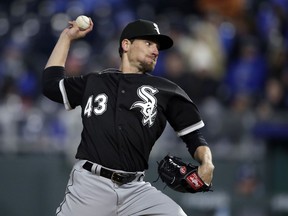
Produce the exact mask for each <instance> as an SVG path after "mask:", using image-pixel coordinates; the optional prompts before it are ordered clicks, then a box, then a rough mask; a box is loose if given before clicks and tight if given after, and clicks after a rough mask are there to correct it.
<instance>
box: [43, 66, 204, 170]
mask: <svg viewBox="0 0 288 216" xmlns="http://www.w3.org/2000/svg"><path fill="white" fill-rule="evenodd" d="M63 72H64V69H63V68H61V67H50V68H47V69H46V70H45V71H44V76H43V77H44V89H45V90H44V94H45V95H46V96H47V97H49V98H50V99H51V100H54V101H57V102H60V103H64V105H65V108H66V109H68V110H69V109H73V108H75V107H76V106H81V108H82V111H81V116H82V123H83V131H82V134H81V142H80V145H79V147H78V149H77V153H76V158H78V159H87V160H89V161H92V162H95V163H98V164H101V165H103V166H106V167H109V168H113V169H120V170H125V171H143V170H145V169H147V168H148V159H149V154H150V151H151V149H152V147H153V145H154V143H155V142H156V140H157V139H158V138H159V137H160V135H161V134H162V132H163V130H164V129H165V126H166V122H167V121H168V122H169V123H170V125H171V126H172V127H173V128H174V130H175V131H176V132H177V133H178V135H179V136H184V135H186V134H189V133H191V132H193V131H195V130H197V129H199V128H201V127H203V126H204V123H203V121H202V120H201V118H200V115H199V112H198V109H197V107H196V106H195V104H194V103H193V102H192V101H191V99H190V98H189V97H188V96H187V94H186V93H185V92H184V91H183V90H182V89H181V88H180V87H179V86H177V85H176V84H175V83H173V82H170V81H168V80H167V79H164V78H161V77H157V76H153V75H151V74H147V73H145V74H125V73H122V72H120V71H119V70H116V69H107V70H104V71H102V72H101V73H90V74H87V75H84V76H79V77H64V73H63ZM53 86H54V87H53Z"/></svg>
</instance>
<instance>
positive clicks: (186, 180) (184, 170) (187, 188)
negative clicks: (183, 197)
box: [158, 155, 212, 193]
mask: <svg viewBox="0 0 288 216" xmlns="http://www.w3.org/2000/svg"><path fill="white" fill-rule="evenodd" d="M197 170H198V166H196V165H192V164H190V163H189V164H186V163H184V162H183V161H182V160H181V158H178V157H175V156H171V155H166V156H165V157H164V158H163V159H162V160H161V161H160V162H159V163H158V174H159V177H160V178H161V180H162V181H163V182H164V183H165V184H166V185H167V186H168V187H170V188H171V189H173V190H175V191H178V192H182V193H198V192H207V191H212V190H211V185H206V184H205V183H204V182H203V180H202V179H201V178H200V177H199V176H198V174H197Z"/></svg>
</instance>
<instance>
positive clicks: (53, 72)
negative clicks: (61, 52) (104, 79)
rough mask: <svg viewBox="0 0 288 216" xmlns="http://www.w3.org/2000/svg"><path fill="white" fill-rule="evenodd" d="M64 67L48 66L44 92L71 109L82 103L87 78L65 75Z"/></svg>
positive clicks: (44, 76)
mask: <svg viewBox="0 0 288 216" xmlns="http://www.w3.org/2000/svg"><path fill="white" fill-rule="evenodd" d="M64 71H65V70H64V68H63V67H55V66H53V67H48V68H46V69H45V70H44V72H43V94H44V95H45V96H46V97H48V98H49V99H50V100H53V101H55V102H58V103H63V104H64V106H65V109H67V110H71V109H74V108H75V107H76V106H78V105H80V104H81V101H82V96H83V93H84V88H85V80H86V78H85V77H83V76H79V77H65V76H64Z"/></svg>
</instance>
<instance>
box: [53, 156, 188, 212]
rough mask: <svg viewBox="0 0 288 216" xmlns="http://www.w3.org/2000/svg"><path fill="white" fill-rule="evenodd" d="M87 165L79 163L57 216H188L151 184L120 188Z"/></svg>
mask: <svg viewBox="0 0 288 216" xmlns="http://www.w3.org/2000/svg"><path fill="white" fill-rule="evenodd" d="M85 162H86V161H85V160H79V161H78V162H76V163H75V165H74V167H73V169H72V171H71V174H70V179H69V182H68V185H67V189H66V193H65V198H64V200H63V202H62V203H61V204H60V206H59V207H58V208H57V210H56V216H80V215H81V216H130V215H131V216H132V215H133V216H140V215H142V216H144V215H146V216H148V215H149V216H160V215H162V216H164V215H165V216H187V215H186V214H185V213H184V211H183V210H182V209H181V207H180V206H179V205H178V204H177V203H175V202H174V201H173V200H172V199H171V198H169V197H168V196H167V195H165V194H164V193H162V192H161V191H159V190H157V189H156V188H155V187H153V186H152V185H151V184H150V183H149V182H145V181H143V180H141V181H132V182H130V183H127V184H123V185H118V184H117V183H114V182H112V181H111V180H110V179H107V178H104V177H102V176H99V175H97V174H93V173H91V172H89V171H87V170H85V169H83V168H82V165H83V164H84V163H85Z"/></svg>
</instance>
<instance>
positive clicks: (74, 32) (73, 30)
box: [64, 18, 94, 40]
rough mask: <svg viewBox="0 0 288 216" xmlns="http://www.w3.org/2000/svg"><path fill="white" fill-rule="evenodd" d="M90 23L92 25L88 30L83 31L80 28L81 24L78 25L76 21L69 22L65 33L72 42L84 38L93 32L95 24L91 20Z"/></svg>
mask: <svg viewBox="0 0 288 216" xmlns="http://www.w3.org/2000/svg"><path fill="white" fill-rule="evenodd" d="M89 22H90V25H89V26H88V27H87V28H86V29H83V28H81V27H79V24H77V22H76V20H73V21H69V26H68V28H66V29H65V30H64V33H66V34H67V35H68V36H69V38H70V39H71V40H76V39H79V38H83V37H85V36H86V35H87V34H88V33H89V32H91V31H92V30H93V26H94V24H93V21H92V19H91V18H89Z"/></svg>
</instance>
